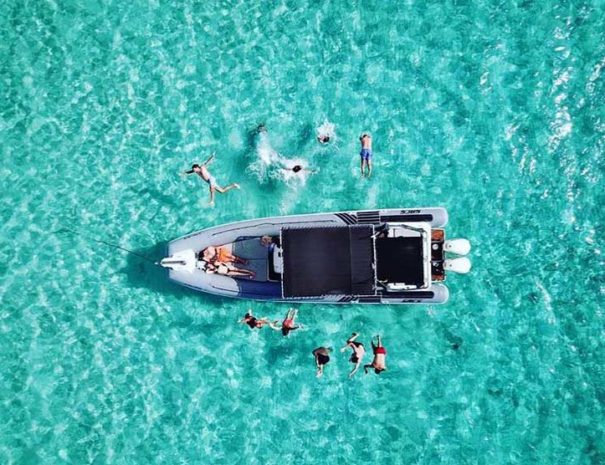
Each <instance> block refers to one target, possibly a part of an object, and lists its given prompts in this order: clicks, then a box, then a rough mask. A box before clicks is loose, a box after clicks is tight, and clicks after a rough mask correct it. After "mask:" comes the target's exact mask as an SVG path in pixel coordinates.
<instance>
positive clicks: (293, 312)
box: [281, 308, 302, 336]
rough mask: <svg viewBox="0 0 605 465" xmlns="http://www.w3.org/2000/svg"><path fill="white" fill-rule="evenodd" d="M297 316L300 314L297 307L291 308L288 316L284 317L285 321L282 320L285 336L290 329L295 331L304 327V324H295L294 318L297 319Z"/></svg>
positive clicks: (282, 330)
mask: <svg viewBox="0 0 605 465" xmlns="http://www.w3.org/2000/svg"><path fill="white" fill-rule="evenodd" d="M297 316H298V310H297V309H295V308H291V309H289V310H288V313H287V314H286V318H284V321H282V324H281V333H282V335H283V336H287V335H288V334H290V331H294V330H295V329H300V328H302V325H296V324H294V320H296V317H297Z"/></svg>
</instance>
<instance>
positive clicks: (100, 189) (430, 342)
mask: <svg viewBox="0 0 605 465" xmlns="http://www.w3.org/2000/svg"><path fill="white" fill-rule="evenodd" d="M0 26H1V27H0V31H1V32H0V38H1V40H0V90H1V92H2V99H1V101H0V141H1V144H0V147H1V151H2V152H1V153H2V164H1V166H0V174H1V176H0V186H1V189H2V197H1V200H0V202H1V203H0V220H1V223H0V224H1V226H0V258H1V259H0V270H1V272H2V280H1V282H0V301H1V304H2V305H1V308H0V335H1V339H0V340H1V341H2V347H3V350H2V351H1V352H0V368H1V369H0V402H1V405H2V407H1V408H0V462H1V463H19V464H34V463H45V464H47V463H74V464H81V463H99V464H102V463H148V462H156V463H157V462H161V463H246V464H248V463H252V464H254V463H259V464H270V463H283V462H284V461H286V462H288V463H290V462H291V463H326V464H330V463H360V464H361V463H378V462H382V463H427V464H428V463H444V464H454V463H456V464H458V463H506V464H508V463H572V464H596V463H602V462H603V461H605V437H604V429H605V427H604V426H603V425H605V421H604V414H603V408H604V407H603V403H604V401H605V391H604V388H603V385H604V382H605V373H604V371H603V370H604V369H603V366H605V353H604V351H603V336H604V330H603V319H604V318H603V310H602V306H603V300H604V299H603V296H604V293H605V281H604V278H605V276H604V272H603V255H602V248H603V246H602V236H603V233H605V230H604V228H603V219H604V215H603V212H602V205H603V203H604V200H605V199H604V194H603V176H604V166H605V165H604V151H605V125H604V123H603V121H604V118H605V107H604V106H603V95H604V91H605V81H604V79H605V77H604V73H605V70H604V69H603V68H604V67H605V43H604V41H603V35H602V31H603V30H605V4H604V3H603V2H599V1H596V2H592V3H590V2H564V3H560V2H541V3H540V4H532V3H499V4H496V3H495V2H494V3H492V4H490V3H488V2H481V3H477V4H472V3H466V2H448V3H445V4H441V3H425V2H370V1H364V2H354V3H352V4H349V3H348V2H330V3H329V4H325V5H324V4H322V3H318V2H303V1H298V2H297V1H292V2H284V3H280V2H270V3H269V2H265V3H262V4H261V3H260V2H240V3H235V2H220V3H219V2H205V3H203V4H194V3H185V2H184V3H180V4H176V3H174V4H173V3H169V2H157V1H156V2H154V1H152V2H145V3H143V2H132V3H128V4H125V2H113V3H110V2H86V3H74V2H66V3H55V2H28V3H24V2H15V1H9V2H4V3H3V4H2V6H0ZM326 118H327V119H328V120H329V121H331V122H333V123H334V124H335V125H336V133H337V137H338V141H337V143H336V144H334V145H332V146H330V147H328V148H324V147H320V146H319V144H317V143H316V142H315V141H314V136H315V128H316V127H317V126H319V125H320V124H321V123H322V122H324V120H325V119H326ZM260 122H265V123H266V125H267V127H268V128H269V131H270V136H271V143H272V146H273V147H274V148H275V150H277V151H278V152H280V153H282V154H283V155H284V156H285V157H287V158H302V159H303V160H307V162H308V163H309V165H311V166H315V167H318V168H319V169H320V173H319V174H317V175H314V176H311V177H310V178H309V179H308V181H307V183H306V185H305V186H304V187H303V186H301V185H299V184H296V183H293V184H284V183H282V182H281V181H276V180H271V181H270V182H265V183H260V182H259V180H258V178H257V177H256V175H255V174H254V173H252V172H250V171H249V167H250V165H251V164H253V163H254V162H255V160H256V157H257V156H258V154H257V151H256V148H257V147H256V141H255V140H254V137H253V129H254V128H255V127H256V125H257V124H258V123H260ZM364 130H367V131H371V132H372V134H373V135H374V139H375V147H374V148H375V175H374V176H373V178H372V179H370V180H360V179H359V178H358V174H357V173H358V157H357V155H356V154H357V152H358V147H357V146H358V142H357V137H358V135H359V133H360V132H361V131H364ZM211 151H216V152H217V154H218V160H217V163H216V164H215V165H214V166H213V172H214V174H215V175H216V176H217V178H218V179H219V181H220V182H222V183H223V184H226V183H227V182H231V181H237V182H240V183H241V185H242V190H241V191H236V192H230V193H228V194H227V195H225V196H222V197H219V198H218V199H217V207H216V208H214V209H211V208H208V207H207V192H206V190H205V186H202V185H201V183H200V182H198V181H199V180H195V179H192V178H189V179H183V178H181V177H180V176H179V175H178V172H179V171H181V170H183V169H186V168H187V167H188V166H189V165H190V164H191V163H192V162H193V161H199V160H200V159H201V158H202V157H203V156H205V155H206V154H207V153H209V152H211ZM431 205H443V206H445V207H447V208H448V209H449V212H450V218H451V219H450V225H449V230H448V232H449V234H450V235H451V236H452V235H457V236H465V237H468V238H469V239H471V241H472V242H473V245H474V250H473V254H472V259H473V263H474V270H473V273H472V274H471V275H469V276H466V277H457V278H452V279H450V280H449V282H448V283H449V285H450V289H451V300H450V302H449V303H448V304H447V305H445V306H439V307H422V306H421V307H372V308H366V307H321V306H313V307H304V306H303V307H301V309H300V320H301V322H302V323H304V324H306V326H307V330H305V331H304V332H300V333H298V334H297V333H293V334H292V335H291V337H289V338H287V339H285V338H282V337H281V335H280V334H279V333H274V332H270V331H269V330H266V331H263V332H262V333H257V332H249V331H247V330H246V329H245V328H243V327H241V326H238V325H236V324H235V322H236V320H237V319H238V318H239V317H241V315H242V314H243V313H244V312H245V311H246V309H247V308H248V306H249V305H250V306H251V307H253V308H254V310H255V312H256V313H257V314H260V315H265V314H266V315H269V316H271V317H276V318H277V317H281V316H282V315H283V314H284V313H285V311H286V307H285V306H281V305H279V306H277V305H276V306H271V305H260V304H249V303H246V302H238V301H233V300H222V299H218V298H214V297H210V296H205V295H199V294H195V293H192V292H189V291H187V290H185V289H182V288H179V287H176V286H173V285H171V284H170V283H168V282H166V280H165V279H164V277H163V275H162V274H161V273H160V272H159V271H158V270H157V269H155V268H154V267H153V266H152V265H151V264H149V263H147V262H145V261H141V260H140V259H138V258H136V257H133V256H129V255H125V254H124V253H122V252H118V251H115V250H113V249H110V248H107V247H105V246H103V245H100V244H97V243H94V242H91V241H90V240H89V239H88V238H97V239H103V240H108V241H112V242H116V243H119V244H120V245H122V246H124V247H128V248H131V249H134V250H136V251H138V252H139V253H143V254H146V255H149V256H152V257H154V258H159V257H160V256H161V251H162V243H164V242H165V241H167V240H170V239H173V238H175V237H178V236H180V235H182V234H185V233H187V232H189V231H192V230H195V229H199V228H202V227H205V226H210V225H214V224H218V223H223V222H227V221H234V220H238V219H244V218H253V217H257V216H264V215H276V214H290V213H303V212H315V211H329V210H342V209H357V208H378V207H391V206H405V207H413V206H431ZM64 227H69V228H73V229H76V230H78V231H79V232H80V233H81V234H80V235H73V234H70V233H67V232H65V231H64V230H62V228H64ZM353 330H357V331H360V332H361V333H362V337H361V339H362V341H363V342H365V343H366V344H368V343H369V338H370V336H371V335H373V334H375V333H377V332H380V333H381V334H383V337H384V342H385V345H386V346H387V347H388V349H389V355H388V360H387V363H388V366H389V371H388V372H387V373H386V374H385V375H384V376H382V377H380V378H378V377H376V376H374V375H371V376H370V375H368V376H363V374H360V375H358V376H357V377H356V378H355V379H353V380H351V381H349V380H347V377H346V374H347V372H348V370H349V369H350V367H349V366H348V363H347V356H345V355H343V354H340V353H337V354H335V356H334V357H333V362H332V363H331V364H330V365H329V366H328V368H327V372H326V375H325V377H324V378H323V379H321V380H319V381H318V380H317V379H315V377H314V370H313V360H312V356H311V355H310V352H311V350H312V349H313V348H314V347H316V346H318V345H321V344H325V345H332V346H334V347H337V346H340V345H341V344H342V343H343V341H344V339H345V338H346V337H347V336H348V335H349V334H350V332H351V331H353ZM456 343H458V344H461V346H460V349H459V350H457V351H455V350H452V344H456Z"/></svg>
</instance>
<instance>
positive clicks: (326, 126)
mask: <svg viewBox="0 0 605 465" xmlns="http://www.w3.org/2000/svg"><path fill="white" fill-rule="evenodd" d="M316 131H317V137H325V136H328V137H329V138H330V140H331V141H334V139H336V125H335V124H334V123H330V122H329V121H328V120H325V121H324V122H323V124H322V125H321V126H319V127H318V128H317V129H316Z"/></svg>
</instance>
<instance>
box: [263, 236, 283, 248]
mask: <svg viewBox="0 0 605 465" xmlns="http://www.w3.org/2000/svg"><path fill="white" fill-rule="evenodd" d="M260 243H261V245H262V246H263V247H268V248H269V252H272V251H273V249H274V248H275V247H280V246H281V243H280V240H279V236H269V235H264V236H262V237H261V238H260Z"/></svg>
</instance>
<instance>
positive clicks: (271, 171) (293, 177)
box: [248, 131, 310, 184]
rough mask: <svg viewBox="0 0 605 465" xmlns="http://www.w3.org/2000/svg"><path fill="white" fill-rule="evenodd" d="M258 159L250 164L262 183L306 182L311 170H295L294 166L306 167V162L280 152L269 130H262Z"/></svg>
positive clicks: (259, 135)
mask: <svg viewBox="0 0 605 465" xmlns="http://www.w3.org/2000/svg"><path fill="white" fill-rule="evenodd" d="M256 155H257V156H256V159H255V160H254V161H253V162H252V163H251V164H250V165H249V166H248V171H249V172H250V173H252V174H253V175H254V176H255V177H256V178H257V179H258V180H259V182H260V183H261V184H264V183H267V182H269V181H272V180H273V181H283V182H287V183H290V182H299V183H301V184H305V183H306V181H307V177H308V176H309V174H310V172H309V171H308V170H306V169H303V170H300V171H298V172H294V171H293V170H292V168H294V167H295V166H297V165H298V166H302V167H304V168H306V162H305V161H304V160H303V159H302V158H286V157H283V156H282V155H281V154H280V153H278V152H277V151H276V150H275V149H274V148H273V147H272V146H271V142H270V140H269V134H268V133H267V131H260V132H259V134H258V142H257V144H256Z"/></svg>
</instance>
